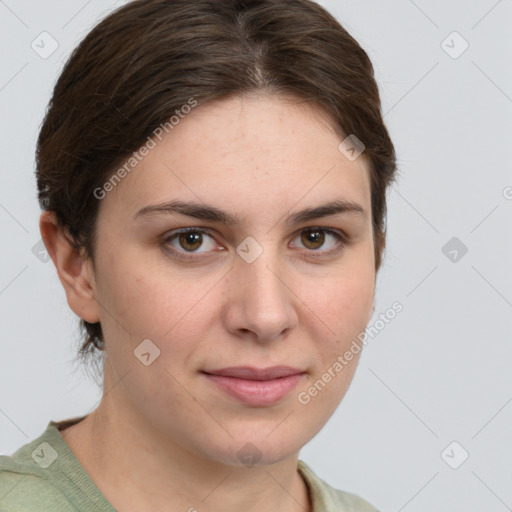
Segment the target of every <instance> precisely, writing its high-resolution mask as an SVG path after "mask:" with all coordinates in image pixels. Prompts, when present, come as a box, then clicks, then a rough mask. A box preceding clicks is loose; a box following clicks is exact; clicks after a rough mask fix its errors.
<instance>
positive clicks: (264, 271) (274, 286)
mask: <svg viewBox="0 0 512 512" xmlns="http://www.w3.org/2000/svg"><path fill="white" fill-rule="evenodd" d="M290 280H291V278H290V273H289V272H285V271H284V267H283V265H280V264H279V262H278V261H277V258H270V257H267V256H266V254H265V253H264V254H262V255H261V256H260V257H259V258H258V259H256V261H253V262H252V263H247V262H246V261H244V260H242V259H241V258H239V259H238V260H237V261H236V263H235V268H234V269H233V270H232V271H231V272H230V278H229V290H228V291H227V297H228V299H227V304H226V306H225V308H226V309H225V311H224V313H225V314H224V320H225V323H226V327H227V329H228V331H229V332H231V333H233V334H235V335H236V336H238V337H245V338H251V337H252V338H254V339H255V340H257V341H260V342H268V341H272V340H275V339H279V338H282V337H284V336H286V335H287V334H288V333H289V332H290V331H292V330H293V328H294V327H296V326H297V324H298V315H297V305H298V303H299V302H300V301H299V299H298V298H297V297H296V296H295V295H294V293H293V283H291V282H289V281H290Z"/></svg>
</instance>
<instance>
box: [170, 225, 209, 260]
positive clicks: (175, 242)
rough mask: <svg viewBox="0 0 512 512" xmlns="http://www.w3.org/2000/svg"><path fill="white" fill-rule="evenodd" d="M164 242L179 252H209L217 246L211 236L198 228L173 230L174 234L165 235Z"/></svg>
mask: <svg viewBox="0 0 512 512" xmlns="http://www.w3.org/2000/svg"><path fill="white" fill-rule="evenodd" d="M164 242H165V244H168V245H169V246H171V248H172V249H173V250H174V251H175V252H177V253H181V254H187V253H190V254H194V253H205V252H211V251H212V250H213V249H215V248H216V247H217V244H216V242H215V240H214V239H213V238H212V236H211V235H209V234H208V233H207V232H206V231H204V230H202V229H199V228H193V229H183V230H180V231H175V232H174V234H171V235H169V236H167V237H166V238H165V240H164Z"/></svg>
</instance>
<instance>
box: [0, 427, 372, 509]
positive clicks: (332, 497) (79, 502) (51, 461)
mask: <svg viewBox="0 0 512 512" xmlns="http://www.w3.org/2000/svg"><path fill="white" fill-rule="evenodd" d="M75 420H76V419H72V420H67V421H64V422H54V421H50V423H49V424H48V427H47V428H46V430H45V432H43V433H42V434H41V435H40V436H39V437H38V438H36V439H34V440H33V441H31V442H29V443H27V444H25V445H23V446H22V447H21V448H19V449H18V450H17V451H16V452H15V453H14V454H13V455H11V456H7V455H3V456H0V512H36V511H37V512H77V511H78V512H115V508H114V507H113V506H112V505H111V504H110V503H109V502H108V501H107V499H106V498H105V496H103V494H102V493H101V491H100V490H99V489H98V487H96V485H95V483H94V482H93V481H92V480H91V478H90V477H89V475H88V474H87V473H86V472H85V469H84V468H83V467H82V466H81V464H80V462H79V461H78V459H77V458H76V457H75V455H74V453H73V452H72V451H71V449H70V448H69V446H68V445H67V443H66V442H65V441H64V438H63V437H62V435H61V433H60V432H59V430H58V428H59V426H62V424H66V423H67V424H70V422H75ZM62 428H64V427H62ZM297 469H298V471H299V473H300V475H301V476H302V477H303V479H304V481H305V482H306V485H307V488H308V490H309V494H310V497H311V503H312V512H378V510H377V509H376V508H374V507H372V506H371V505H370V504H369V503H368V502H366V501H364V500H363V499H361V498H359V497H358V496H356V495H354V494H351V493H348V492H344V491H339V490H337V489H334V488H332V487H331V486H330V485H328V484H327V483H326V482H324V481H323V480H321V479H320V478H318V477H317V476H316V475H315V474H314V473H313V471H312V470H311V468H310V467H309V466H307V465H306V464H305V463H304V462H303V461H301V460H299V461H298V468H297Z"/></svg>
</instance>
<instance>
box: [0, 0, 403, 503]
mask: <svg viewBox="0 0 512 512" xmlns="http://www.w3.org/2000/svg"><path fill="white" fill-rule="evenodd" d="M394 173H395V153H394V148H393V145H392V142H391V140H390V138H389V135H388V132H387V130H386V127H385V125H384V123H383V120H382V116H381V113H380V99H379V94H378V88H377V85H376V83H375V80H374V76H373V69H372V65H371V63H370V61H369V59H368V57H367V55H366V53H365V52H364V51H363V50H362V49H361V48H360V46H359V45H358V44H357V42H356V41H355V40H354V39H353V38H352V37H351V36H350V35H349V34H348V33H347V32H346V31H345V30H344V29H343V28H342V27H341V26H340V25H339V23H338V22H337V21H336V20H335V19H334V18H333V17H332V16H331V15H330V14H328V13H327V12H326V11H325V10H324V9H323V8H321V7H320V6H318V5H317V4H315V3H314V2H312V1H310V0H223V1H221V2H219V1H218V0H196V1H195V2H192V3H191V2H188V1H186V0H143V1H142V0H136V1H133V2H131V3H128V4H127V5H125V6H123V7H122V8H120V9H118V10H116V11H114V12H113V13H112V14H110V15H109V16H108V17H107V18H106V19H105V20H103V21H102V22H101V23H99V24H98V25H97V26H96V27H95V28H94V29H93V30H92V31H91V32H90V33H89V34H88V35H87V37H86V38H85V39H84V41H83V42H82V43H81V44H80V45H79V46H78V48H77V49H76V50H75V51H74V53H73V54H72V56H71V57H70V59H69V61H68V63H67V64H66V66H65V68H64V70H63V72H62V74H61V76H60V78H59V80H58V82H57V84H56V87H55V90H54V93H53V97H52V100H51V102H50V105H49V109H48V111H47V114H46V117H45V120H44V123H43V126H42V129H41V132H40V136H39V140H38V146H37V183H38V190H39V200H40V205H41V207H42V209H43V210H44V211H43V212H42V214H41V219H40V229H41V235H42V238H43V240H44V243H45V246H46V248H47V250H48V253H49V255H50V256H51V258H52V260H53V262H54V264H55V267H56V270H57V273H58V276H59V279H60V280H61V283H62V285H63V286H64V289H65V292H66V297H67V300H68V303H69V306H70V308H71V309H72V310H73V311H74V312H75V313H76V314H77V315H78V316H79V317H80V319H81V326H82V327H83V332H84V342H83V345H82V347H81V350H80V355H81V356H82V357H83V358H84V359H88V358H91V360H92V358H94V354H96V353H99V354H100V355H101V359H100V363H101V369H102V371H103V375H104V385H103V388H104V389H103V398H102V400H101V403H100V405H99V406H98V407H97V408H96V409H95V410H94V411H93V412H92V413H90V414H88V415H86V416H82V417H79V418H72V419H69V420H66V421H61V422H55V421H51V422H50V423H49V425H48V428H47V430H46V431H45V432H44V433H43V434H42V435H41V436H40V437H39V438H37V439H35V440H34V441H32V442H31V443H29V444H27V445H25V446H23V447H21V448H20V449H19V450H18V451H17V452H16V453H15V454H14V455H13V456H11V457H0V470H1V471H0V496H3V498H2V500H1V501H0V509H1V510H16V511H20V510H39V511H42V510H63V511H64V510H80V511H82V510H83V511H85V510H87V511H89V510H96V511H112V510H119V511H121V510H122V511H129V510H137V511H144V510H166V511H171V512H174V511H182V510H188V511H189V512H192V511H195V510H197V511H199V512H202V511H217V510H219V511H220V510H222V511H230V510H235V509H236V510H244V511H245V512H251V511H263V510H279V511H281V512H291V511H299V510H300V511H309V512H323V511H328V512H330V511H341V510H342V511H370V510H376V509H375V508H374V507H373V506H371V505H370V504H369V503H368V502H367V501H365V500H363V499H362V498H360V497H358V496H355V495H354V494H351V493H349V492H346V491H341V490H336V489H334V488H332V487H331V486H329V485H328V484H327V483H326V482H324V481H323V480H321V479H320V478H318V477H317V476H316V475H315V474H314V472H313V471H312V470H311V468H309V467H308V466H307V465H306V464H305V463H304V462H303V461H301V460H299V452H300V449H301V448H302V447H303V446H304V445H305V444H306V443H307V442H308V441H309V440H310V439H312V438H313V437H314V436H315V435H316V434H317V433H318V431H319V430H320V429H321V428H322V427H323V426H324V425H325V423H326V422H327V420H328V419H329V418H330V416H331V415H332V414H333V412H334V411H335V409H336V407H337V406H338V405H339V403H340V401H341V399H342V398H343V396H344V395H345V393H346V391H347V389H348V386H349V385H350V382H351V380H352V377H353V375H354V371H355V369H356V366H357V361H358V359H359V357H360V352H361V333H362V332H364V329H365V326H366V324H367V323H368V320H369V318H370V316H371V313H372V304H373V298H374V293H375V280H376V273H377V271H378V269H379V267H380V264H381V258H382V252H383V249H384V245H385V213H386V190H387V187H388V186H389V184H390V183H391V181H392V179H393V177H394ZM349 353H350V354H352V355H351V356H350V357H342V359H340V357H341V356H340V355H343V354H344V355H345V356H346V355H348V354H349ZM341 361H343V363H342V362H341Z"/></svg>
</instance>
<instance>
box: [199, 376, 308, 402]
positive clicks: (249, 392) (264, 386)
mask: <svg viewBox="0 0 512 512" xmlns="http://www.w3.org/2000/svg"><path fill="white" fill-rule="evenodd" d="M205 375H206V377H208V379H210V380H211V381H213V382H215V383H216V384H217V385H218V386H219V387H220V388H221V389H222V390H223V391H225V392H226V393H227V394H228V395H230V396H232V397H234V398H237V399H238V400H240V401H241V402H244V403H246V404H249V405H254V406H260V407H261V406H266V405H272V404H274V403H276V402H278V401H279V400H281V399H282V398H284V397H285V396H286V395H288V393H290V392H291V391H292V389H294V388H295V387H296V386H297V384H298V383H299V382H300V381H301V380H302V378H303V377H304V374H303V373H301V374H296V375H289V376H288V377H281V378H279V379H271V380H247V379H237V378H235V377H225V376H223V375H211V374H209V373H205Z"/></svg>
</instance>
